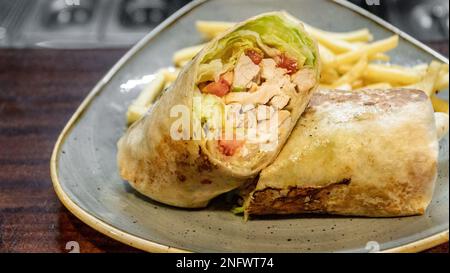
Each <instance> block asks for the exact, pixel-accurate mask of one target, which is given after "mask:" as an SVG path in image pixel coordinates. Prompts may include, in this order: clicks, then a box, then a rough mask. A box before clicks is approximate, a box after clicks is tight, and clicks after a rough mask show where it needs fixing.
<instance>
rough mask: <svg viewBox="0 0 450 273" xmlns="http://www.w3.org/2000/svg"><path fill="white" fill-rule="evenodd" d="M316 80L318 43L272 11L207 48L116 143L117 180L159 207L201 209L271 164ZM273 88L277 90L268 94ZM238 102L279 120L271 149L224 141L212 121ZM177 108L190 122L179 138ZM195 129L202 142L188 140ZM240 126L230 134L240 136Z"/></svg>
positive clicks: (291, 20) (296, 24) (287, 17)
mask: <svg viewBox="0 0 450 273" xmlns="http://www.w3.org/2000/svg"><path fill="white" fill-rule="evenodd" d="M259 62H260V63H259ZM263 70H264V71H263ZM254 72H256V73H255V74H252V73H254ZM269 72H271V73H272V74H270V73H269ZM269 74H270V75H269ZM319 74H320V73H319V59H318V50H317V45H316V43H315V41H314V40H313V39H312V38H311V37H310V36H309V35H308V34H307V33H306V32H305V30H304V28H303V26H302V24H301V23H300V22H299V21H297V20H296V19H294V18H293V17H292V16H290V15H288V14H287V13H284V12H272V13H266V14H262V15H259V16H256V17H253V18H250V19H248V20H246V21H244V22H242V23H239V24H237V25H236V26H235V27H233V28H232V29H230V30H228V31H227V32H226V33H224V34H222V35H221V36H219V37H217V38H215V39H214V40H212V41H211V42H209V43H208V44H206V46H205V47H204V48H203V50H202V51H201V52H200V53H199V54H198V55H197V56H196V57H195V58H194V59H193V60H192V61H191V62H189V63H188V64H187V65H186V66H185V67H184V68H183V70H182V71H181V72H180V75H179V76H178V78H177V79H176V81H175V82H174V84H173V85H172V86H171V87H169V88H168V89H167V90H166V91H164V92H163V94H162V95H161V97H160V98H159V99H158V100H157V101H156V102H155V103H154V104H153V106H152V108H151V109H150V111H149V112H148V114H147V115H146V116H145V117H143V118H142V119H140V120H139V121H137V122H136V123H135V124H133V125H132V126H131V127H130V128H129V129H128V131H127V132H126V133H125V135H124V136H123V137H122V138H121V139H120V140H119V142H118V155H117V160H118V166H119V170H120V175H121V176H122V178H123V179H125V180H127V181H128V182H129V183H130V185H131V186H133V187H134V188H135V189H136V190H137V191H139V192H140V193H142V194H144V195H146V196H148V197H150V198H152V199H154V200H157V201H159V202H162V203H165V204H169V205H173V206H178V207H186V208H199V207H204V206H206V205H207V204H208V202H209V201H210V200H211V199H212V198H214V197H215V196H217V195H219V194H221V193H224V192H228V191H230V190H233V189H235V188H237V187H239V186H241V185H242V184H244V183H247V181H249V180H251V179H252V178H254V177H255V176H256V175H257V174H258V173H259V172H260V171H261V170H262V169H263V168H264V167H266V166H267V165H268V164H270V163H271V162H272V161H273V160H274V158H275V157H276V155H277V154H278V153H279V151H280V149H281V147H282V146H283V145H284V143H285V141H286V139H287V137H288V135H289V134H290V132H291V131H292V129H293V127H294V125H295V124H296V122H297V120H298V118H299V117H300V115H301V113H302V112H303V110H304V109H305V108H306V106H307V104H308V102H309V99H310V97H311V95H312V93H313V92H314V90H315V89H316V87H317V84H318V77H319ZM273 75H277V76H273ZM277 85H278V86H277ZM273 86H277V87H276V88H275V89H274V88H265V87H273ZM286 86H289V87H290V88H287V87H286ZM285 87H286V88H285ZM223 88H225V89H223ZM277 88H278V89H277ZM275 91H276V92H275ZM268 92H269V93H268ZM270 92H272V93H270ZM195 99H198V100H197V101H200V102H201V107H198V106H196V104H195V103H194V102H193V101H195ZM239 103H243V104H245V105H244V106H251V107H253V109H250V108H251V107H247V109H250V110H248V111H250V112H251V111H253V112H255V113H256V109H258V110H260V109H263V110H264V109H271V110H270V111H274V113H277V116H278V118H276V120H277V121H278V120H280V117H281V116H282V117H283V119H282V121H281V125H280V127H279V129H280V130H279V132H278V134H277V135H276V140H277V141H276V142H275V147H274V148H273V149H268V150H261V149H259V148H258V147H259V146H258V145H256V144H258V143H259V142H257V141H256V142H251V141H249V140H248V139H245V138H244V140H239V141H237V140H236V139H237V136H235V135H233V136H232V139H231V140H228V139H221V137H222V135H221V128H220V127H218V128H217V127H215V126H216V125H217V124H220V125H222V123H223V122H224V119H220V120H219V122H218V123H217V122H216V121H217V117H218V116H220V115H221V114H223V111H224V109H229V108H231V107H229V106H233V107H234V106H236V107H235V108H239V107H240V106H239V105H238V104H239ZM180 105H181V106H185V107H186V108H187V109H188V112H189V113H191V114H192V115H191V116H192V118H193V120H194V121H192V122H191V123H190V125H189V126H188V128H189V129H190V130H189V129H188V130H185V129H186V128H184V129H183V130H178V131H177V132H178V133H180V134H181V135H183V136H185V134H187V135H188V136H189V137H190V138H189V137H188V139H185V138H183V139H181V140H179V139H174V137H173V135H172V134H171V130H173V128H174V127H173V125H174V124H175V123H176V122H177V120H178V118H179V117H174V116H171V110H172V109H174V107H177V106H180ZM244 106H242V108H239V109H240V110H239V111H238V114H239V113H240V114H242V113H243V110H241V109H243V108H244ZM277 107H278V108H277ZM273 109H275V110H273ZM227 111H228V110H227ZM241 112H242V113H241ZM250 112H249V113H250ZM253 112H252V113H253ZM227 113H229V112H227ZM245 113H247V112H245ZM278 114H279V115H278ZM224 115H225V114H224ZM258 115H259V114H258ZM196 120H197V121H198V123H195V121H196ZM270 120H272V119H270ZM257 122H259V116H258V121H257ZM196 124H197V125H198V124H201V130H200V131H201V132H200V134H201V138H200V139H195V138H193V137H192V136H193V134H195V133H194V132H195V129H194V126H195V125H196ZM258 125H260V123H258ZM237 126H238V125H236V126H235V127H236V128H234V127H233V130H234V131H233V134H238V131H239V132H241V131H242V130H240V129H241V128H237ZM239 126H240V125H239ZM277 128H278V127H277ZM238 129H239V130H238ZM218 132H219V133H218ZM172 133H173V131H172ZM207 133H208V134H213V133H216V134H217V133H218V134H219V140H217V139H212V140H211V139H210V138H207V137H206V134H207ZM196 136H197V137H198V134H197V135H196ZM258 136H260V135H258ZM235 138H236V139H235ZM262 139H263V137H262V136H261V138H257V140H259V141H263V140H262ZM259 144H261V143H259Z"/></svg>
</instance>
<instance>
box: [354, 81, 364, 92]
mask: <svg viewBox="0 0 450 273" xmlns="http://www.w3.org/2000/svg"><path fill="white" fill-rule="evenodd" d="M363 85H364V81H363V80H362V79H357V80H356V81H354V82H352V89H353V90H355V89H359V88H361V87H362V86H363Z"/></svg>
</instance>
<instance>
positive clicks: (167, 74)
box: [162, 68, 180, 82]
mask: <svg viewBox="0 0 450 273" xmlns="http://www.w3.org/2000/svg"><path fill="white" fill-rule="evenodd" d="M162 72H163V74H164V80H165V81H166V82H174V81H175V80H176V79H177V77H178V74H179V73H180V69H178V68H167V69H163V70H162Z"/></svg>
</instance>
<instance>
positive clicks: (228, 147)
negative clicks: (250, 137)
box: [219, 139, 245, 156]
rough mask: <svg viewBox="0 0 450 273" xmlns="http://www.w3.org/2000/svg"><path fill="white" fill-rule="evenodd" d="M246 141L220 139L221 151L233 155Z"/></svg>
mask: <svg viewBox="0 0 450 273" xmlns="http://www.w3.org/2000/svg"><path fill="white" fill-rule="evenodd" d="M244 143H245V141H243V140H237V139H232V140H224V139H220V140H219V151H220V152H221V153H222V154H224V155H226V156H232V155H234V154H235V153H236V151H237V150H238V149H239V148H240V147H242V146H243V145H244Z"/></svg>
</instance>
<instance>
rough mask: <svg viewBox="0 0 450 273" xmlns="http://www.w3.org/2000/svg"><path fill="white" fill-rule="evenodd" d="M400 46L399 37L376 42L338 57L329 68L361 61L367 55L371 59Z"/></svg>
mask: <svg viewBox="0 0 450 273" xmlns="http://www.w3.org/2000/svg"><path fill="white" fill-rule="evenodd" d="M397 45H398V36H397V35H394V36H392V37H389V38H387V39H384V40H380V41H376V42H373V43H371V44H368V45H367V46H363V47H360V48H358V49H356V50H353V51H349V52H347V53H343V54H340V55H337V56H336V58H334V60H333V61H332V62H330V63H327V64H326V65H327V66H331V67H337V66H339V65H343V64H349V63H353V62H355V61H357V60H359V59H360V58H361V57H362V56H364V55H367V56H368V57H369V58H370V57H372V56H373V55H375V54H377V53H380V52H386V51H389V50H391V49H393V48H395V47H397Z"/></svg>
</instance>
